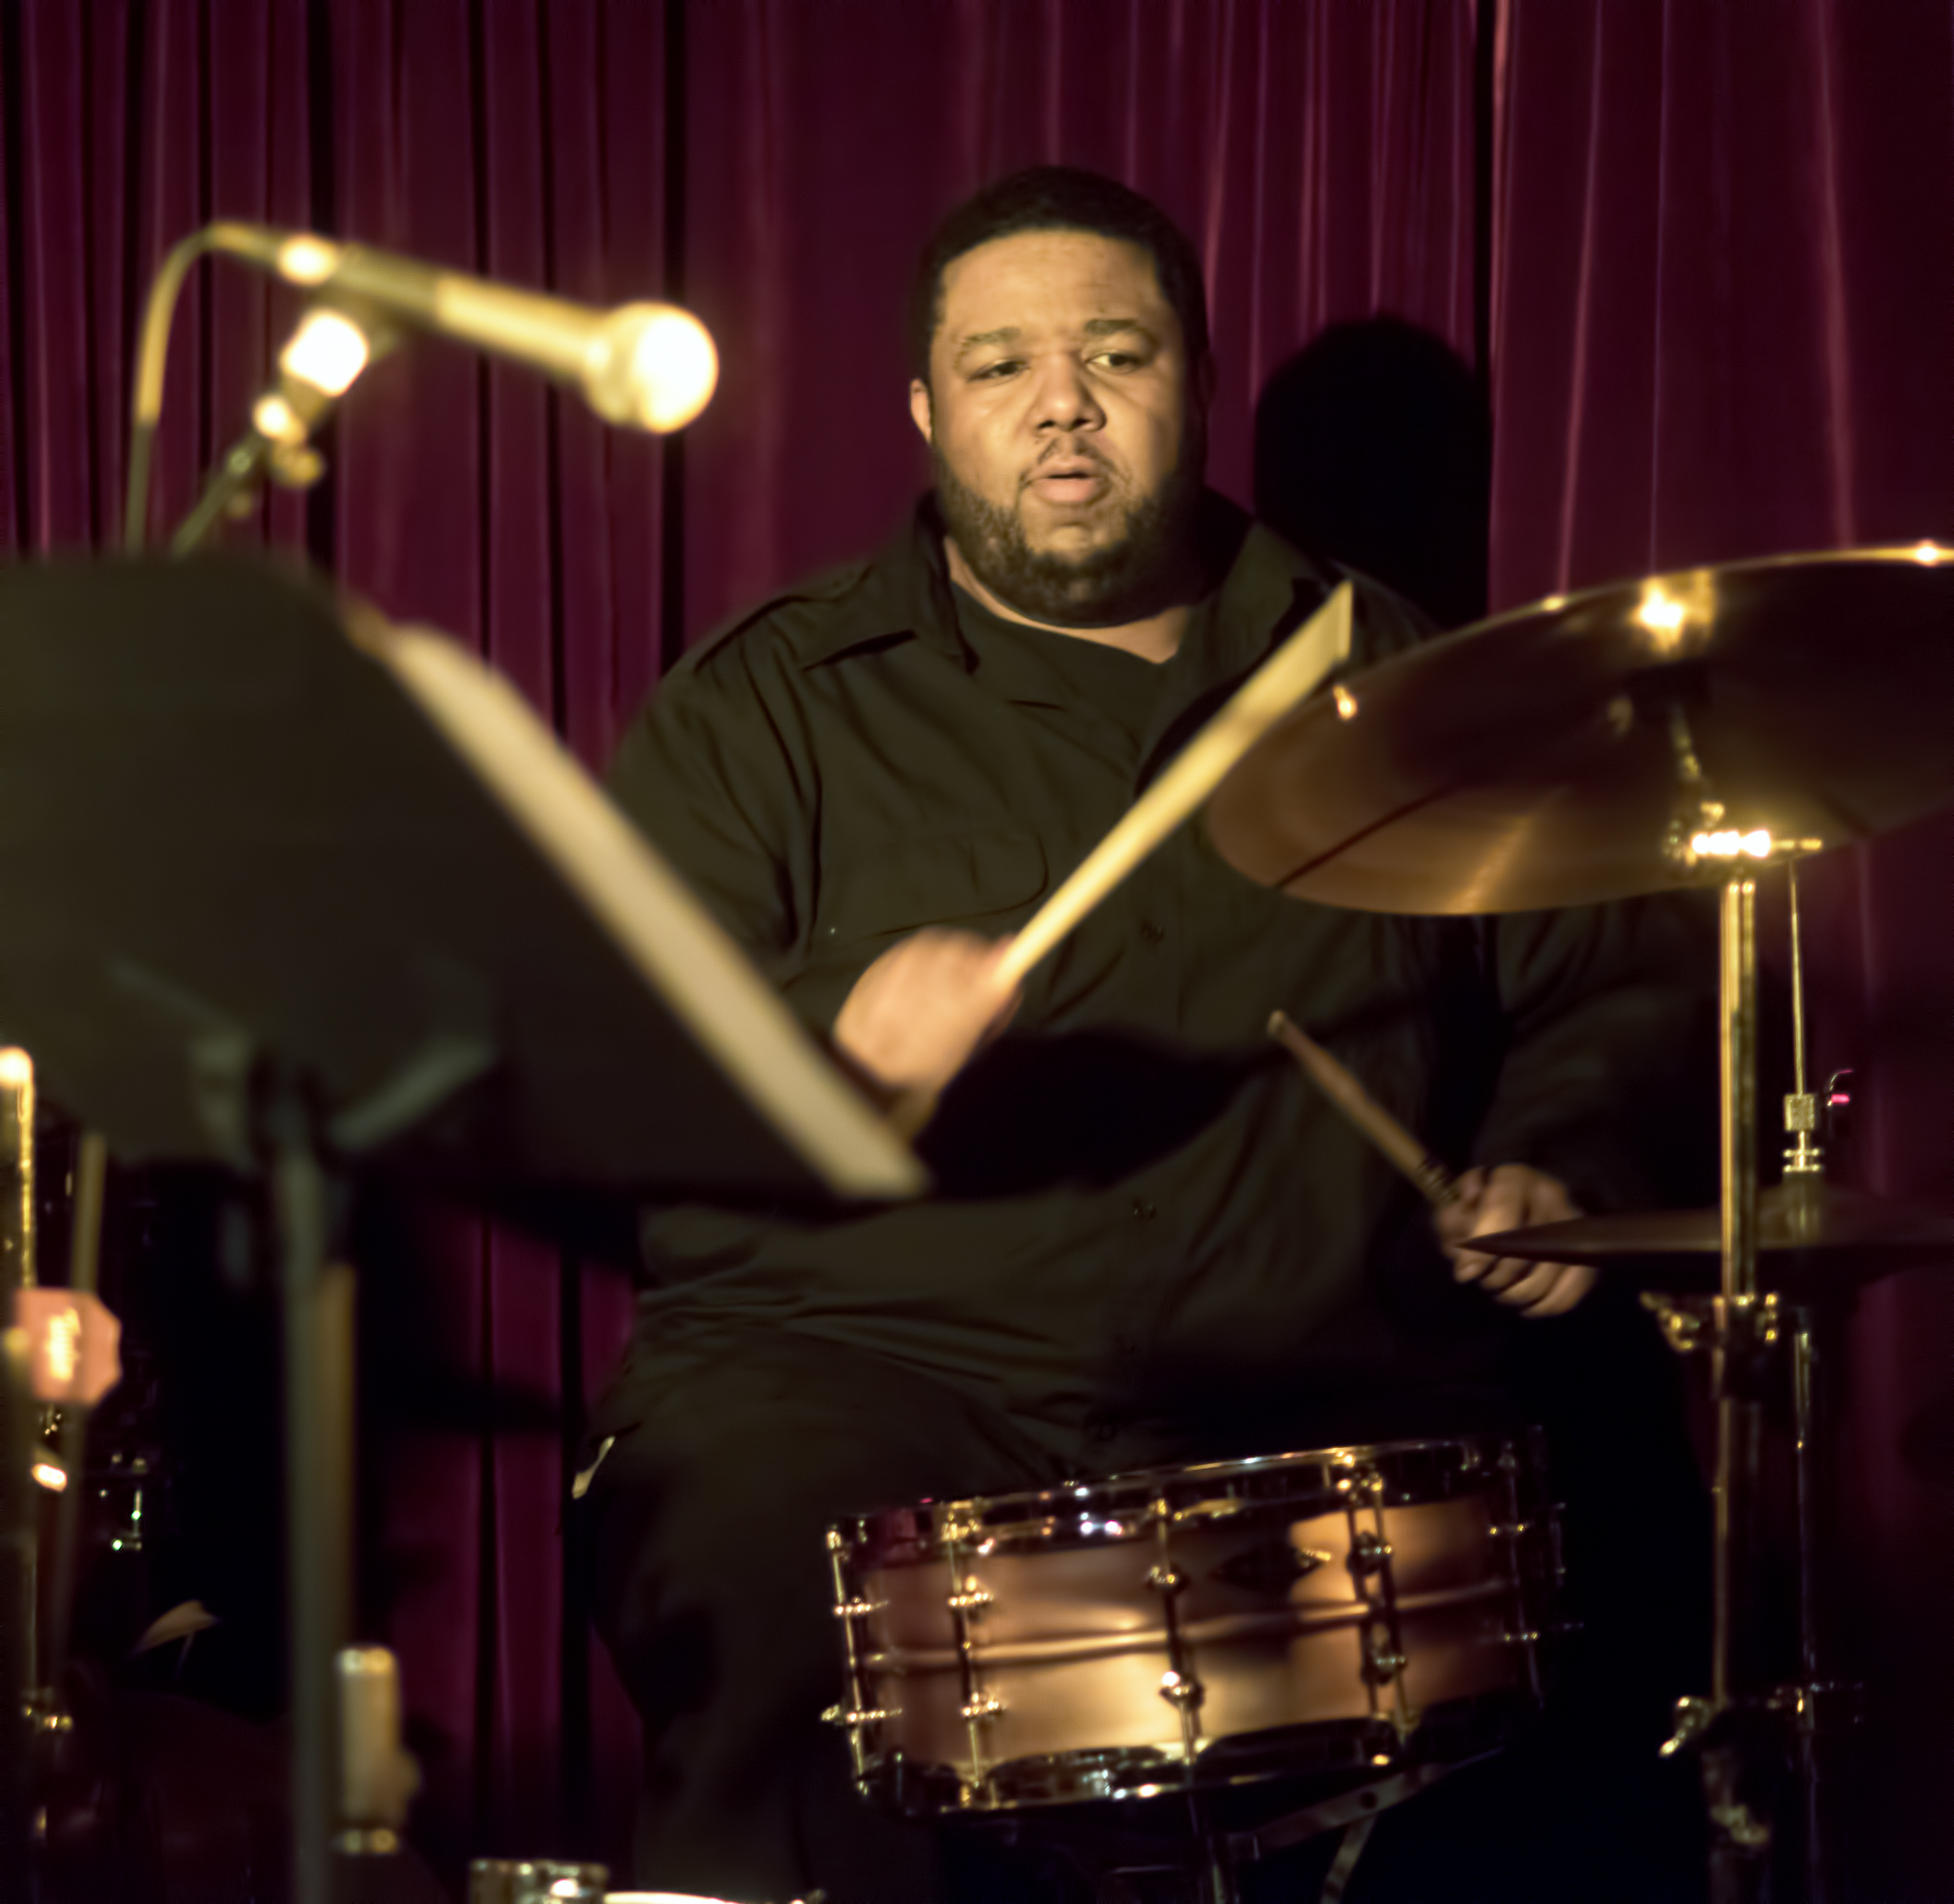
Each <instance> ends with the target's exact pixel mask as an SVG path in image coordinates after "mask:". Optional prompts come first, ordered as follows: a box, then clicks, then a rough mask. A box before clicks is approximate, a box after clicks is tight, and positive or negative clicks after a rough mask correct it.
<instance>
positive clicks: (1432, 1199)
mask: <svg viewBox="0 0 1954 1904" xmlns="http://www.w3.org/2000/svg"><path fill="white" fill-rule="evenodd" d="M1268 1035H1269V1036H1270V1037H1271V1038H1273V1039H1274V1040H1276V1041H1277V1042H1278V1043H1280V1044H1282V1045H1284V1046H1286V1048H1287V1050H1288V1051H1289V1053H1290V1055H1291V1056H1292V1057H1294V1059H1295V1061H1296V1062H1297V1063H1298V1064H1300V1065H1302V1067H1303V1068H1304V1070H1305V1071H1306V1072H1307V1073H1308V1074H1309V1076H1310V1077H1311V1078H1312V1079H1314V1080H1315V1081H1316V1083H1317V1084H1318V1086H1319V1087H1320V1088H1321V1089H1322V1091H1323V1094H1324V1096H1325V1097H1326V1098H1327V1099H1328V1100H1329V1101H1330V1102H1331V1103H1333V1104H1334V1105H1336V1107H1337V1109H1338V1110H1340V1111H1342V1112H1343V1114H1344V1115H1345V1116H1346V1118H1348V1119H1349V1121H1351V1122H1352V1123H1353V1124H1355V1125H1356V1126H1357V1128H1358V1129H1359V1130H1360V1131H1362V1132H1363V1133H1364V1135H1365V1136H1366V1137H1367V1138H1368V1139H1369V1140H1371V1142H1372V1143H1374V1144H1376V1146H1377V1147H1378V1149H1380V1150H1381V1151H1383V1152H1384V1154H1385V1155H1386V1157H1387V1158H1389V1159H1390V1160H1391V1161H1392V1162H1393V1163H1394V1164H1396V1165H1397V1167H1398V1168H1399V1169H1400V1170H1401V1171H1403V1172H1404V1174H1405V1175H1406V1177H1408V1178H1409V1179H1410V1180H1411V1181H1412V1182H1413V1183H1415V1184H1416V1185H1417V1186H1418V1190H1419V1194H1420V1195H1421V1196H1423V1197H1424V1199H1425V1200H1426V1202H1427V1203H1429V1204H1430V1205H1431V1207H1432V1208H1433V1209H1434V1210H1443V1209H1444V1208H1445V1207H1446V1204H1447V1203H1456V1202H1457V1201H1458V1200H1459V1183H1458V1180H1457V1179H1456V1178H1455V1177H1454V1176H1453V1175H1452V1173H1451V1172H1450V1171H1449V1170H1447V1169H1446V1166H1445V1165H1444V1164H1443V1163H1441V1162H1440V1161H1439V1160H1438V1159H1437V1158H1435V1157H1434V1156H1433V1155H1432V1154H1431V1152H1430V1151H1428V1150H1426V1147H1425V1146H1424V1145H1423V1144H1422V1143H1420V1142H1419V1141H1418V1140H1417V1139H1416V1138H1415V1137H1413V1136H1412V1135H1411V1133H1410V1132H1409V1131H1407V1130H1406V1128H1405V1126H1404V1125H1403V1124H1401V1123H1400V1122H1399V1121H1397V1119H1396V1118H1394V1117H1392V1116H1391V1114H1390V1112H1388V1111H1387V1110H1386V1109H1385V1107H1384V1106H1383V1105H1382V1104H1381V1103H1379V1102H1378V1101H1377V1100H1376V1099H1375V1098H1373V1097H1372V1096H1371V1095H1370V1093H1369V1092H1368V1091H1366V1089H1365V1088H1364V1086H1363V1085H1362V1084H1360V1083H1359V1082H1358V1081H1357V1080H1356V1078H1355V1077H1354V1076H1352V1074H1351V1073H1350V1072H1349V1071H1348V1070H1347V1069H1346V1068H1345V1066H1344V1065H1342V1064H1340V1063H1339V1062H1338V1061H1336V1060H1335V1059H1334V1058H1332V1057H1331V1056H1330V1055H1329V1053H1328V1052H1327V1051H1326V1050H1325V1049H1324V1048H1323V1046H1322V1045H1320V1044H1319V1043H1317V1041H1315V1040H1314V1039H1313V1038H1311V1037H1310V1036H1309V1035H1308V1034H1307V1033H1306V1032H1305V1031H1304V1030H1302V1029H1301V1028H1300V1027H1299V1026H1298V1025H1296V1024H1295V1023H1294V1022H1292V1021H1291V1020H1290V1019H1289V1018H1288V1017H1287V1015H1286V1014H1285V1013H1283V1012H1271V1013H1270V1014H1269V1019H1268Z"/></svg>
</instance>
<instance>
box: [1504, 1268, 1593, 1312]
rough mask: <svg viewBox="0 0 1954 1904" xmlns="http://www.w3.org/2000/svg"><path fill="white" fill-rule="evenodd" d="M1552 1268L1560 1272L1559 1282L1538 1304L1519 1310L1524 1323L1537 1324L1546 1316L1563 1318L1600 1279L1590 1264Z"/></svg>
mask: <svg viewBox="0 0 1954 1904" xmlns="http://www.w3.org/2000/svg"><path fill="white" fill-rule="evenodd" d="M1554 1266H1555V1267H1556V1268H1557V1269H1558V1270H1560V1272H1561V1277H1560V1280H1559V1281H1557V1282H1556V1283H1555V1284H1554V1286H1553V1288H1552V1289H1551V1290H1550V1291H1549V1292H1548V1293H1547V1294H1546V1295H1545V1296H1544V1297H1542V1298H1541V1299H1540V1300H1539V1301H1538V1302H1534V1303H1531V1304H1529V1305H1528V1306H1527V1307H1526V1308H1525V1309H1523V1310H1521V1312H1520V1314H1521V1316H1522V1317H1523V1318H1524V1319H1525V1320H1526V1321H1529V1322H1537V1321H1540V1320H1541V1319H1544V1318H1545V1317H1548V1316H1565V1314H1566V1313H1567V1312H1568V1310H1570V1309H1572V1308H1574V1307H1575V1306H1576V1305H1577V1304H1578V1303H1579V1302H1580V1301H1581V1299H1582V1298H1583V1297H1585V1295H1586V1294H1587V1292H1588V1291H1589V1290H1590V1289H1592V1288H1593V1287H1594V1285H1595V1283H1596V1281H1597V1280H1598V1279H1599V1277H1600V1272H1599V1271H1598V1270H1596V1268H1595V1267H1594V1265H1593V1264H1592V1263H1586V1262H1564V1263H1556V1264H1555V1265H1554Z"/></svg>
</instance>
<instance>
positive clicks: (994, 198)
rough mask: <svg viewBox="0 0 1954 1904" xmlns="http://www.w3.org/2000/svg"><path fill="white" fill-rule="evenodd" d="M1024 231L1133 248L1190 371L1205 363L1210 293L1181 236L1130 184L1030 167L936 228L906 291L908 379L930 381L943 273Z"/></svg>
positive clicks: (1070, 168)
mask: <svg viewBox="0 0 1954 1904" xmlns="http://www.w3.org/2000/svg"><path fill="white" fill-rule="evenodd" d="M1021 231H1089V232H1092V233H1094V234H1096V235H1097V236H1099V237H1101V238H1120V239H1124V240H1125V241H1126V242H1127V244H1129V245H1137V246H1139V247H1140V248H1141V249H1142V250H1143V251H1145V252H1146V253H1147V255H1148V256H1149V257H1151V258H1152V260H1153V269H1154V274H1155V275H1156V276H1157V277H1158V278H1159V279H1160V288H1161V294H1162V295H1163V296H1164V297H1165V298H1166V301H1167V304H1168V305H1169V306H1170V307H1172V310H1173V313H1174V315H1175V316H1176V317H1177V318H1179V319H1180V321H1181V339H1182V342H1183V343H1184V344H1185V345H1186V351H1187V363H1188V367H1189V368H1190V369H1191V368H1192V367H1195V366H1197V365H1199V364H1202V363H1204V362H1205V361H1206V357H1207V294H1206V290H1205V289H1204V288H1203V286H1202V282H1201V261H1200V259H1199V258H1197V257H1196V256H1195V255H1194V248H1193V246H1191V245H1190V244H1188V242H1187V239H1186V233H1185V232H1183V231H1182V229H1181V228H1180V227H1179V226H1178V225H1176V224H1175V223H1174V221H1173V220H1172V219H1171V218H1169V217H1168V216H1167V215H1166V212H1164V211H1163V210H1162V209H1161V208H1160V207H1159V206H1157V205H1155V204H1154V202H1153V201H1152V200H1151V199H1150V198H1143V197H1142V196H1141V195H1140V194H1139V193H1138V192H1137V191H1135V190H1133V189H1132V188H1131V187H1129V186H1124V185H1122V184H1120V182H1119V181H1118V180H1117V179H1109V178H1107V177H1105V176H1104V175H1103V174H1102V173H1099V172H1088V171H1085V170H1082V169H1080V168H1078V167H1076V166H1033V167H1031V168H1030V169H1028V170H1026V171H1021V172H1013V173H1012V174H1011V175H1010V176H1009V177H1008V178H1003V179H999V180H998V181H997V183H996V184H994V185H987V186H986V187H985V188H984V189H983V190H982V191H980V192H978V193H977V194H976V195H975V196H974V197H972V198H967V199H966V200H965V201H964V202H963V204H962V205H960V206H958V207H957V208H956V209H955V210H954V211H952V212H951V213H950V214H949V216H948V217H947V218H946V219H945V220H944V221H943V223H942V224H941V225H939V226H938V227H937V228H936V230H935V232H934V234H933V235H932V236H931V237H930V240H929V242H928V244H927V245H926V246H924V248H923V255H922V257H921V258H919V259H918V260H917V262H916V277H915V281H914V283H913V284H912V285H911V286H910V288H909V314H908V344H909V369H910V374H911V375H913V376H915V377H918V378H920V379H921V380H922V381H923V382H924V383H926V384H927V383H928V381H929V346H930V342H931V340H932V339H933V338H934V337H935V335H936V327H937V326H938V325H939V324H940V323H942V321H943V274H944V272H945V271H946V270H947V268H949V267H950V265H951V264H953V263H954V262H955V261H956V260H957V259H958V258H961V257H962V256H963V255H964V253H965V252H966V251H974V250H975V249H976V248H977V247H978V246H980V245H987V244H989V243H990V241H991V240H992V239H993V238H1011V237H1015V236H1016V235H1017V234H1018V233H1019V232H1021Z"/></svg>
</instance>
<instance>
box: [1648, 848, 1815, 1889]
mask: <svg viewBox="0 0 1954 1904" xmlns="http://www.w3.org/2000/svg"><path fill="white" fill-rule="evenodd" d="M1811 845H1812V843H1809V842H1804V841H1773V840H1771V839H1770V838H1769V837H1768V836H1767V835H1764V834H1752V835H1749V836H1746V838H1745V842H1744V843H1742V845H1741V846H1740V845H1739V843H1738V840H1737V836H1736V835H1735V834H1734V833H1722V834H1712V835H1708V836H1705V835H1704V834H1698V835H1697V837H1696V839H1695V841H1694V846H1695V848H1696V850H1697V852H1698V853H1699V854H1703V855H1704V856H1705V857H1708V856H1709V854H1711V853H1715V854H1716V855H1717V856H1718V857H1725V858H1730V857H1735V853H1736V851H1742V852H1743V853H1744V854H1745V856H1747V857H1749V858H1751V859H1753V860H1755V861H1759V862H1770V861H1778V862H1781V863H1785V864H1786V865H1787V867H1788V869H1789V871H1790V875H1791V880H1792V889H1791V890H1792V973H1793V1032H1794V1040H1795V1044H1796V1051H1795V1060H1794V1070H1795V1076H1794V1082H1795V1084H1796V1086H1797V1088H1796V1090H1795V1091H1794V1092H1793V1093H1792V1094H1791V1095H1790V1096H1789V1097H1787V1098H1786V1100H1785V1128H1786V1130H1787V1132H1788V1133H1789V1134H1790V1135H1791V1137H1792V1139H1793V1142H1792V1144H1791V1145H1790V1147H1789V1148H1788V1149H1787V1150H1786V1151H1785V1186H1786V1189H1787V1190H1788V1191H1791V1192H1792V1193H1793V1194H1795V1192H1796V1190H1797V1188H1798V1186H1799V1185H1800V1184H1801V1183H1803V1184H1807V1185H1816V1184H1817V1183H1818V1182H1819V1181H1820V1180H1821V1174H1822V1170H1823V1160H1822V1153H1821V1151H1820V1148H1819V1145H1818V1143H1817V1141H1816V1136H1815V1133H1816V1131H1817V1128H1818V1114H1817V1099H1816V1097H1815V1096H1813V1095H1812V1094H1811V1093H1809V1092H1807V1091H1806V1090H1805V1053H1804V963H1803V951H1802V948H1801V946H1800V944H1799V942H1798V914H1797V886H1796V878H1797V875H1796V861H1797V858H1798V856H1799V855H1800V854H1801V853H1802V852H1804V851H1807V850H1810V847H1811ZM1706 849H1707V850H1706ZM1756 902H1757V882H1756V875H1755V874H1754V873H1753V872H1751V871H1749V870H1745V871H1743V872H1738V873H1733V874H1732V875H1731V876H1730V877H1728V878H1727V879H1726V880H1725V884H1724V888H1723V894H1722V911H1721V921H1720V931H1719V969H1720V976H1719V987H1718V990H1719V1002H1718V1052H1719V1068H1720V1072H1721V1092H1722V1117H1721V1120H1720V1125H1721V1152H1722V1155H1721V1175H1722V1198H1721V1200H1722V1218H1723V1221H1722V1231H1723V1237H1722V1241H1723V1275H1722V1283H1721V1289H1720V1292H1719V1294H1718V1295H1717V1297H1716V1298H1715V1299H1713V1300H1712V1301H1711V1303H1710V1305H1709V1308H1710V1315H1709V1318H1708V1326H1707V1328H1705V1329H1701V1330H1692V1331H1686V1332H1684V1333H1683V1334H1682V1335H1681V1337H1680V1338H1679V1341H1680V1344H1681V1345H1684V1346H1691V1345H1694V1344H1695V1343H1696V1342H1697V1341H1702V1342H1704V1343H1705V1344H1706V1345H1707V1347H1708V1348H1709V1351H1710V1388H1711V1394H1712V1395H1713V1397H1714V1398H1715V1400H1716V1404H1717V1438H1716V1439H1717V1457H1716V1476H1715V1481H1714V1485H1713V1502H1714V1510H1715V1531H1714V1542H1715V1549H1714V1552H1715V1574H1714V1581H1713V1588H1712V1595H1713V1600H1712V1619H1713V1625H1712V1635H1711V1665H1710V1691H1709V1696H1707V1697H1706V1698H1689V1699H1684V1700H1682V1701H1680V1702H1679V1704H1678V1707H1677V1713H1676V1732H1675V1735H1674V1737H1673V1738H1671V1740H1670V1741H1669V1743H1668V1744H1667V1745H1666V1746H1665V1747H1664V1751H1665V1754H1673V1753H1675V1752H1677V1751H1680V1750H1682V1749H1683V1748H1685V1747H1694V1748H1695V1749H1696V1750H1697V1751H1698V1752H1699V1753H1700V1755H1701V1757H1702V1763H1703V1777H1704V1791H1705V1798H1706V1800H1707V1803H1708V1808H1709V1816H1710V1832H1711V1844H1710V1895H1711V1900H1712V1904H1746V1901H1747V1900H1752V1899H1755V1898H1756V1897H1758V1896H1759V1895H1760V1894H1762V1891H1763V1887H1764V1882H1765V1871H1766V1868H1767V1865H1768V1863H1769V1858H1770V1853H1771V1846H1772V1839H1773V1831H1772V1820H1771V1818H1770V1816H1769V1812H1768V1805H1767V1797H1766V1794H1767V1792H1768V1788H1769V1785H1770V1783H1771V1775H1772V1772H1773V1769H1774V1767H1775V1765H1776V1764H1778V1763H1780V1762H1782V1761H1783V1760H1784V1759H1785V1758H1786V1757H1787V1756H1788V1757H1789V1758H1790V1760H1791V1761H1792V1763H1793V1764H1795V1767H1796V1774H1797V1783H1798V1788H1799V1811H1800V1824H1801V1826H1802V1835H1803V1838H1804V1899H1805V1900H1806V1904H1824V1898H1825V1875H1826V1874H1825V1859H1824V1837H1823V1832H1822V1829H1821V1796H1822V1786H1821V1778H1820V1765H1819V1738H1818V1732H1819V1724H1820V1719H1821V1717H1822V1716H1823V1714H1822V1708H1823V1706H1824V1704H1825V1703H1826V1701H1827V1699H1828V1697H1829V1695H1830V1694H1831V1692H1832V1690H1833V1689H1832V1688H1830V1687H1828V1686H1826V1685H1825V1684H1824V1682H1823V1680H1822V1677H1821V1675H1820V1664H1821V1618H1822V1615H1821V1605H1820V1600H1821V1596H1820V1592H1819V1580H1818V1569H1819V1557H1820V1554H1821V1552H1822V1545H1821V1531H1822V1529H1821V1523H1822V1519H1823V1514H1822V1503H1821V1480H1822V1474H1821V1459H1820V1433H1819V1431H1820V1426H1821V1422H1820V1405H1821V1404H1820V1393H1819V1378H1820V1374H1821V1346H1820V1334H1821V1330H1822V1326H1823V1324H1824V1321H1825V1320H1826V1319H1827V1317H1825V1316H1823V1315H1822V1314H1821V1313H1820V1309H1819V1306H1818V1305H1817V1304H1815V1303H1800V1304H1798V1305H1796V1306H1794V1307H1788V1308H1787V1307H1785V1306H1784V1305H1781V1303H1780V1301H1779V1299H1778V1297H1777V1295H1776V1294H1775V1292H1772V1291H1764V1290H1760V1289H1759V1287H1758V1281H1757V1209H1758V1204H1757V1197H1758V1182H1757V1140H1758V1125H1757V931H1756ZM1785 1351H1788V1356H1789V1378H1790V1390H1791V1400H1792V1415H1793V1428H1794V1437H1795V1449H1794V1460H1795V1476H1796V1487H1797V1545H1798V1602H1799V1604H1798V1649H1799V1657H1798V1666H1799V1683H1797V1684H1796V1685H1792V1686H1775V1687H1773V1686H1766V1685H1765V1684H1764V1683H1763V1678H1762V1670H1761V1664H1762V1662H1761V1661H1759V1659H1758V1658H1757V1657H1756V1656H1755V1651H1754V1643H1753V1639H1752V1636H1753V1635H1754V1633H1755V1632H1756V1629H1757V1624H1758V1622H1757V1621H1756V1619H1755V1617H1754V1614H1755V1604H1756V1593H1755V1568H1756V1554H1757V1535H1758V1526H1757V1523H1758V1497H1759V1465H1760V1456H1761V1451H1762V1440H1763V1428H1764V1405H1765V1395H1766V1393H1767V1392H1768V1390H1769V1388H1770V1387H1771V1385H1772V1381H1773V1377H1774V1375H1776V1373H1777V1371H1778V1368H1779V1361H1780V1356H1781V1354H1783V1353H1784V1352H1785ZM1787 1725H1788V1727H1789V1736H1788V1738H1787V1735H1786V1727H1787ZM1794 1743H1795V1751H1793V1752H1790V1753H1788V1754H1787V1753H1786V1751H1785V1747H1786V1746H1787V1745H1788V1744H1794Z"/></svg>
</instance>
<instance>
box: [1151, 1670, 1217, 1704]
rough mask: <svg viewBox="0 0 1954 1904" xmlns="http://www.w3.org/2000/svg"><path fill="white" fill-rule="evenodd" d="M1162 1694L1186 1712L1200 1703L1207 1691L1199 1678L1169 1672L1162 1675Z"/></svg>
mask: <svg viewBox="0 0 1954 1904" xmlns="http://www.w3.org/2000/svg"><path fill="white" fill-rule="evenodd" d="M1160 1696H1161V1697H1162V1698H1164V1699H1165V1700H1166V1701H1167V1703H1168V1704H1169V1705H1171V1706H1173V1707H1175V1708H1176V1709H1177V1710H1179V1711H1182V1712H1186V1711H1188V1710H1190V1709H1191V1708H1193V1707H1195V1706H1198V1705H1200V1704H1201V1702H1202V1701H1203V1700H1204V1699H1205V1698H1206V1696H1207V1692H1206V1688H1205V1687H1204V1686H1203V1685H1202V1683H1201V1681H1200V1680H1199V1679H1196V1678H1193V1677H1191V1676H1186V1675H1184V1674H1180V1673H1174V1672H1167V1673H1163V1674H1162V1675H1161V1676H1160Z"/></svg>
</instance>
